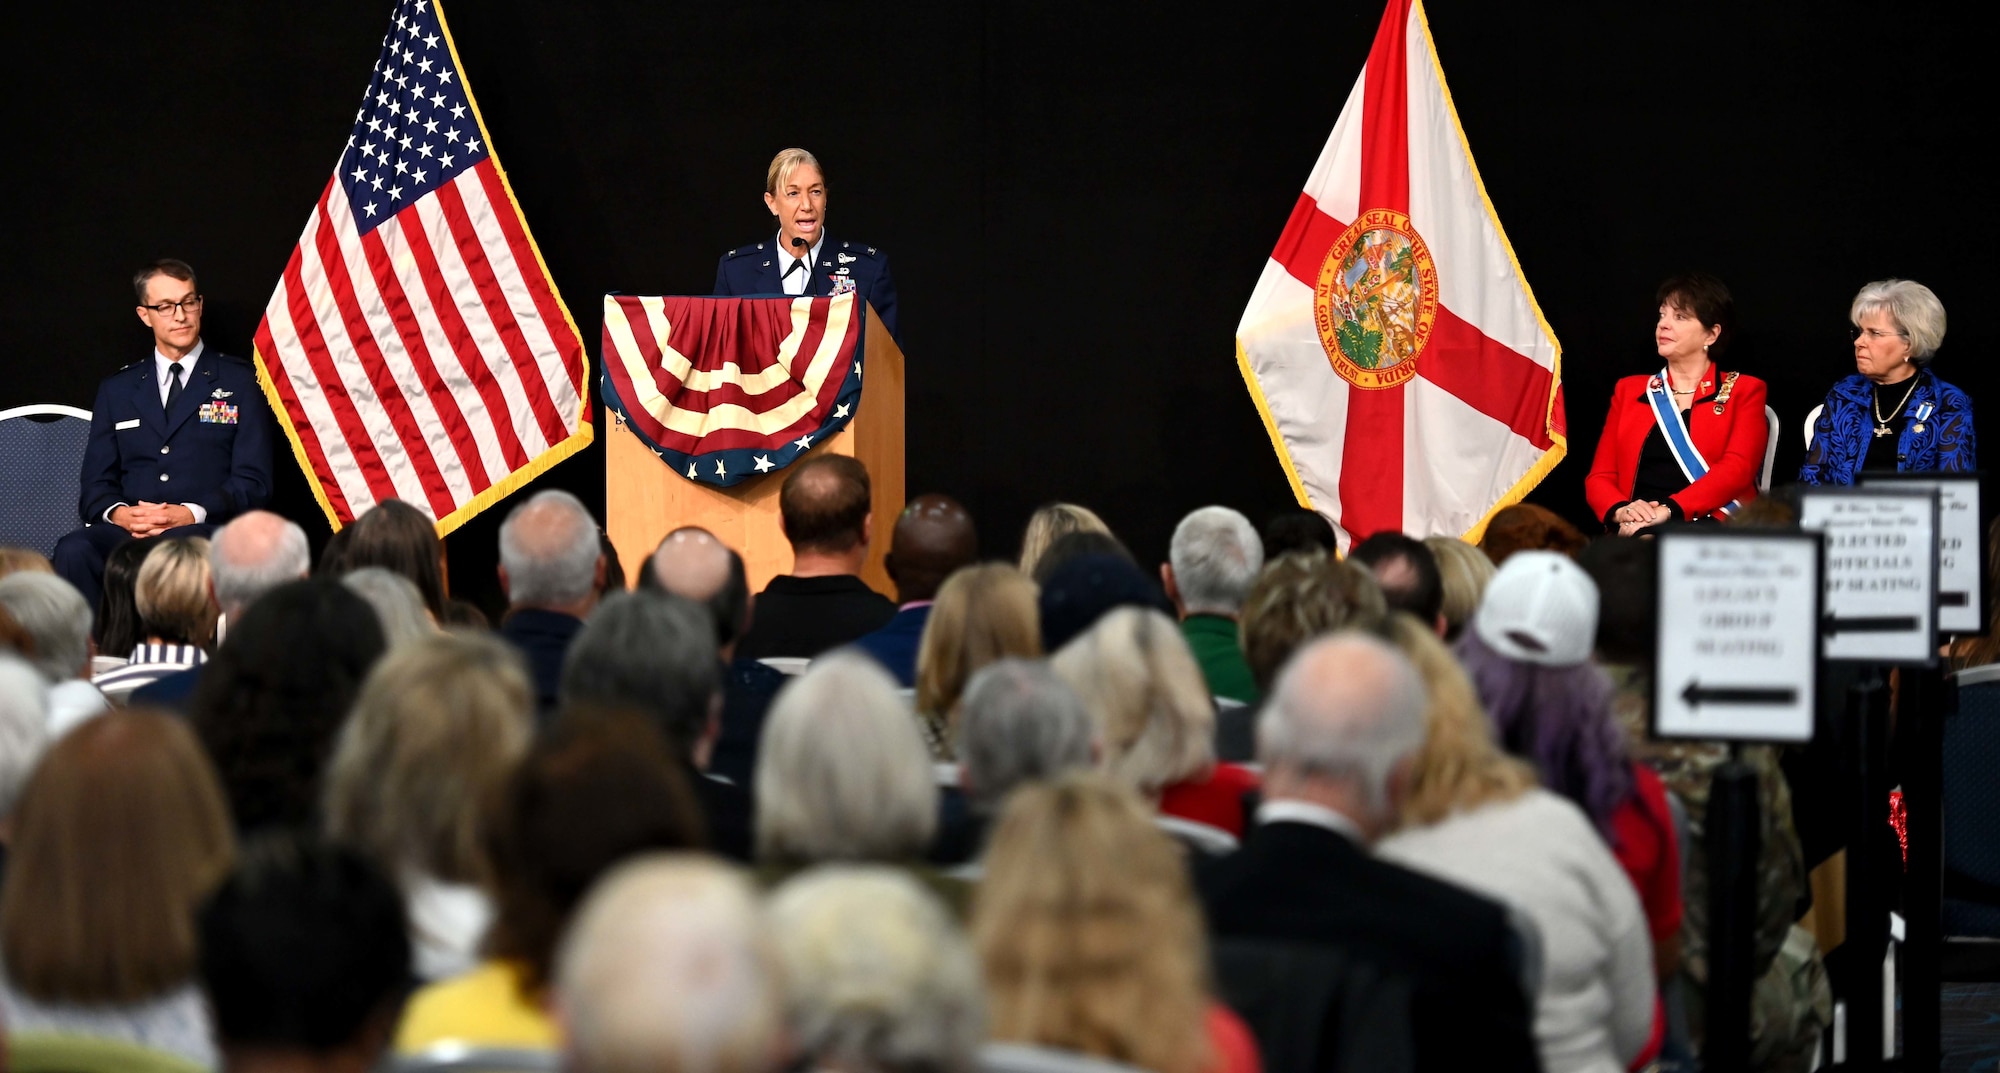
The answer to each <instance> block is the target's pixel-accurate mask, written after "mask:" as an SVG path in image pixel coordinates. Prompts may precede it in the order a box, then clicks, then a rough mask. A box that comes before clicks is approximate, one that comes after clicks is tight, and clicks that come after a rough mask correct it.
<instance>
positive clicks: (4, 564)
mask: <svg viewBox="0 0 2000 1073" xmlns="http://www.w3.org/2000/svg"><path fill="white" fill-rule="evenodd" d="M23 571H30V572H33V573H37V574H53V573H55V572H56V568H55V566H54V565H52V564H51V563H50V562H49V561H48V560H47V559H46V558H44V557H43V556H42V553H41V552H39V551H35V550H34V549H32V548H15V547H0V578H5V577H6V576H7V575H9V574H18V573H21V572H23ZM73 587H74V586H72V588H73Z"/></svg>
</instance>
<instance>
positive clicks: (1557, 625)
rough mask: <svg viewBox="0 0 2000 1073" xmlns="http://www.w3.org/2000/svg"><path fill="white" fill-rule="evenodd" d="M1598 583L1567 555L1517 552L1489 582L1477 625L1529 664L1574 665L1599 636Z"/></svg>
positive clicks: (1490, 641)
mask: <svg viewBox="0 0 2000 1073" xmlns="http://www.w3.org/2000/svg"><path fill="white" fill-rule="evenodd" d="M1597 600H1598V596H1597V583H1596V582H1594V581H1592V580H1590V575H1589V574H1586V573H1584V572H1583V568H1582V567H1580V566H1578V565H1576V563H1574V562H1572V561H1571V560H1570V558H1569V556H1567V555H1559V554H1557V553H1555V552H1552V551H1517V552H1515V553H1514V554H1512V555H1510V556H1508V557H1507V562H1506V563H1505V565H1503V566H1501V567H1500V569H1499V571H1498V572H1496V573H1495V574H1494V575H1493V580H1491V581H1489V582H1487V583H1486V594H1485V596H1483V597H1482V598H1481V599H1480V601H1479V612H1478V613H1477V614H1476V615H1474V616H1473V620H1472V628H1473V629H1475V630H1477V631H1478V632H1479V639H1480V640H1482V641H1484V642H1486V647H1488V648H1491V649H1492V650H1494V651H1495V652H1498V653H1500V654H1501V655H1503V656H1506V657H1507V658H1508V659H1516V660H1520V661H1522V662H1523V663H1539V664H1542V665H1543V666H1547V667H1573V666H1575V665H1577V664H1579V663H1582V662H1584V661H1585V660H1587V659H1589V658H1590V653H1591V649H1592V648H1594V647H1595V646H1596V641H1597Z"/></svg>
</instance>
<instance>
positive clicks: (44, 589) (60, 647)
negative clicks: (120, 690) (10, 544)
mask: <svg viewBox="0 0 2000 1073" xmlns="http://www.w3.org/2000/svg"><path fill="white" fill-rule="evenodd" d="M0 607H5V608H6V609H7V613H8V614H10V615H12V616H14V621H15V622H18V623H20V624H21V628H22V629H24V630H26V631H28V636H30V637H33V638H34V639H35V658H34V660H33V662H34V666H35V669H36V670H38V671H41V672H42V676H43V677H45V678H47V679H48V680H49V681H50V682H52V683H53V682H67V681H69V680H70V679H72V678H75V677H77V676H78V675H80V674H82V673H83V665H84V661H86V660H88V659H89V658H90V602H89V601H87V600H85V599H84V598H83V594H82V593H80V592H77V591H76V587H75V586H74V585H71V584H70V583H69V582H67V581H64V580H63V579H62V578H59V577H57V576H56V575H54V574H43V573H37V572H30V571H26V570H23V571H20V572H17V573H13V574H8V575H7V576H6V577H4V578H0Z"/></svg>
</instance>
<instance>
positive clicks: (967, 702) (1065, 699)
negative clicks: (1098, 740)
mask: <svg viewBox="0 0 2000 1073" xmlns="http://www.w3.org/2000/svg"><path fill="white" fill-rule="evenodd" d="M1090 747H1091V727H1090V711H1089V709H1087V708H1085V707H1084V706H1083V698H1081V697H1079V696H1077V695H1076V690H1074V689H1071V688H1070V687H1069V683H1067V682H1065V681H1063V680H1062V678H1061V677H1060V676H1058V675H1057V674H1056V672H1055V671H1054V670H1053V669H1051V668H1050V667H1049V665H1048V664H1047V663H1045V662H1043V661H1041V660H1028V659H1003V660H998V661H996V662H993V663H989V664H987V665H986V666H985V667H984V668H981V669H980V671H979V673H977V674H975V675H973V676H972V681H971V683H970V684H968V685H967V686H966V687H965V696H964V699H963V700H962V701H961V707H960V709H959V713H958V759H959V762H960V763H961V764H962V765H964V769H965V773H964V782H965V786H966V796H967V797H968V798H969V799H970V800H971V804H972V806H973V807H974V808H975V809H977V810H979V811H981V812H993V811H995V810H997V809H998V808H999V806H1000V802H1001V801H1002V800H1004V799H1005V798H1006V796H1007V794H1008V792H1009V791H1011V790H1013V789H1014V787H1016V786H1019V785H1020V784H1022V783H1024V782H1033V781H1035V780H1038V779H1046V778H1049V777H1050V776H1053V775H1056V774H1059V773H1061V772H1063V771H1067V770H1069V769H1070V768H1088V767H1090V759H1091V757H1090Z"/></svg>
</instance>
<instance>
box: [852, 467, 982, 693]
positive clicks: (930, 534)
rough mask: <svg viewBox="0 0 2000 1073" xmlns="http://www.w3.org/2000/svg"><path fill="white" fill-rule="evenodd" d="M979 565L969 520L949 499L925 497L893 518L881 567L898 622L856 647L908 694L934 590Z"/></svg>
mask: <svg viewBox="0 0 2000 1073" xmlns="http://www.w3.org/2000/svg"><path fill="white" fill-rule="evenodd" d="M978 561H979V534H978V532H977V531H975V530H974V529H973V527H972V515H970V514H967V513H966V512H965V508H964V507H962V506H959V505H958V501H957V500H955V499H953V498H951V497H950V496H941V495H924V496H918V497H917V498H915V499H913V500H911V501H910V505H909V506H907V507H904V508H903V513H902V514H900V515H898V516H897V518H896V531H895V532H894V533H893V534H892V535H891V536H890V538H889V554H888V556H887V557H885V558H884V559H883V560H882V566H883V568H884V569H886V570H888V572H889V580H891V581H893V582H895V583H896V604H897V607H896V617H895V618H892V619H890V620H889V624H888V625H886V626H884V627H882V628H881V629H879V630H876V631H875V632H874V633H870V634H866V635H864V636H862V637H861V638H860V639H859V640H857V641H855V642H854V645H855V647H856V648H859V649H861V650H862V651H863V652H866V653H868V654H869V655H871V656H873V657H875V661H876V662H877V663H880V664H881V665H882V666H883V667H884V668H886V669H887V670H888V671H889V673H890V674H891V675H892V676H894V677H895V679H896V681H897V683H898V684H900V685H901V686H902V687H903V688H905V689H908V688H910V687H912V686H914V685H916V684H917V643H918V642H919V641H920V640H921V639H922V638H923V635H924V623H926V622H928V621H929V620H930V617H931V602H932V601H934V600H936V599H937V592H938V586H940V585H942V584H944V579H946V578H948V577H950V576H951V575H952V573H953V572H954V571H956V570H958V569H959V568H960V567H966V566H971V565H972V564H973V563H975V562H978Z"/></svg>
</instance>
